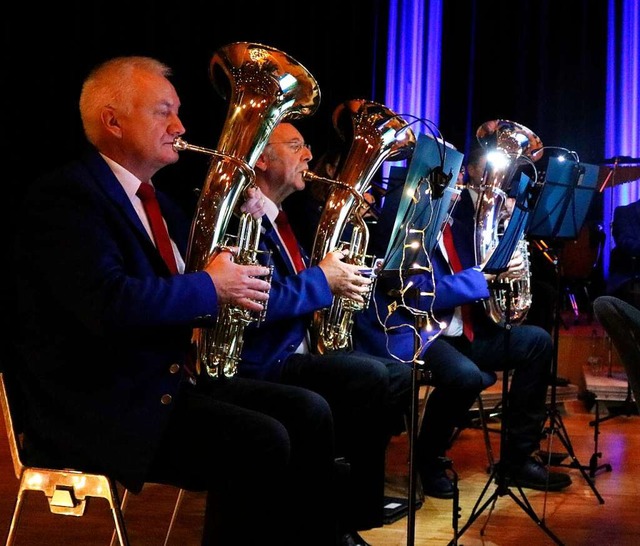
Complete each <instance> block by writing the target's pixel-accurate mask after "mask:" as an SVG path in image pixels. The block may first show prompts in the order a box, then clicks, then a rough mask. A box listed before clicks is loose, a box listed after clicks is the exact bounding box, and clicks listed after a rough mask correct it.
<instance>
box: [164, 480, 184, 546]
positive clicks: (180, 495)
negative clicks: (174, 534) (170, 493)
mask: <svg viewBox="0 0 640 546" xmlns="http://www.w3.org/2000/svg"><path fill="white" fill-rule="evenodd" d="M184 493H185V491H184V489H180V490H178V498H177V499H176V505H175V506H174V508H173V514H171V521H170V522H169V529H167V536H166V537H165V539H164V546H167V545H168V544H169V537H170V536H171V531H172V530H173V525H174V523H175V522H176V519H177V517H178V511H179V510H180V505H181V504H182V500H183V499H184Z"/></svg>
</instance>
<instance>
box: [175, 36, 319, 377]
mask: <svg viewBox="0 0 640 546" xmlns="http://www.w3.org/2000/svg"><path fill="white" fill-rule="evenodd" d="M209 76H210V78H211V81H212V83H213V86H214V88H215V89H216V90H217V91H218V92H219V93H220V94H221V95H222V96H223V97H224V98H225V99H229V107H228V110H227V117H226V120H225V123H224V126H223V129H222V133H221V136H220V139H219V140H218V145H217V148H216V150H209V149H206V148H201V147H198V146H192V145H190V144H187V143H185V142H184V141H183V140H181V139H176V141H175V142H174V148H175V149H176V150H192V151H197V152H202V153H206V154H209V155H211V156H212V157H211V162H210V164H209V170H208V172H207V177H206V179H205V181H204V185H203V187H202V190H201V192H200V197H199V199H198V204H197V209H196V213H195V216H194V218H193V221H192V224H191V233H190V237H189V247H188V252H187V260H186V262H187V263H186V266H187V270H188V271H200V270H202V269H203V268H204V267H205V266H206V265H207V263H208V262H209V261H210V260H211V258H212V257H213V256H214V255H215V253H216V252H218V251H219V250H220V249H223V248H228V247H231V246H233V247H235V248H237V252H235V261H236V263H240V264H243V265H256V264H258V252H259V251H258V243H259V237H260V223H261V221H260V219H254V218H253V217H252V216H251V215H249V214H246V213H245V214H242V215H241V216H240V224H239V228H238V230H237V233H236V234H235V235H233V234H231V233H229V232H228V231H229V224H230V220H231V217H232V215H233V212H234V210H235V209H236V205H237V204H238V200H239V198H240V197H241V196H242V195H243V193H244V192H245V191H246V190H247V189H248V188H249V187H250V186H251V185H252V184H253V182H254V178H255V173H254V170H253V167H254V165H255V163H256V161H257V159H258V157H259V156H260V154H261V153H262V150H263V149H264V147H265V146H266V144H267V141H268V140H269V137H270V136H271V133H272V131H273V129H274V128H275V126H276V125H277V124H278V123H280V121H282V120H284V119H294V118H299V117H303V116H307V115H310V114H313V113H314V112H315V110H316V109H317V107H318V104H319V102H320V90H319V88H318V85H317V83H316V80H315V79H314V78H313V76H312V75H311V74H310V73H309V72H308V71H307V70H306V68H304V67H303V66H302V65H301V64H300V63H298V62H297V61H295V60H294V59H292V58H291V57H289V56H288V55H287V54H285V53H283V52H281V51H279V50H277V49H274V48H272V47H269V46H265V45H262V44H256V43H248V42H237V43H233V44H230V45H227V46H225V47H223V48H221V49H219V50H218V51H216V52H215V53H214V55H213V57H212V58H211V62H210V65H209ZM263 318H264V312H263V313H260V314H256V313H253V312H251V311H247V310H246V309H243V308H240V307H237V306H234V305H223V306H222V307H221V308H220V309H219V311H218V317H217V321H216V325H215V327H213V328H196V329H195V330H194V335H193V344H194V346H195V353H196V355H195V359H196V362H195V364H196V369H197V370H198V373H203V371H204V372H206V373H207V374H208V375H210V376H211V377H228V376H233V375H235V373H236V370H237V364H238V361H239V360H240V353H241V351H242V341H243V333H244V328H245V327H246V325H247V324H249V323H250V322H259V321H261V320H262V319H263Z"/></svg>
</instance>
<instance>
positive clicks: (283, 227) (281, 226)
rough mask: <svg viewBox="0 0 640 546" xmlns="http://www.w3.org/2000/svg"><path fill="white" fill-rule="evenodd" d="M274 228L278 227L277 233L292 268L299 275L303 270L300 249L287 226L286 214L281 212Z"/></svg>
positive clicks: (289, 226)
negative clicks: (285, 249) (291, 263)
mask: <svg viewBox="0 0 640 546" xmlns="http://www.w3.org/2000/svg"><path fill="white" fill-rule="evenodd" d="M276 226H278V233H279V234H280V237H281V238H282V241H283V242H284V244H285V246H286V247H287V251H288V252H289V257H290V258H291V261H292V262H293V266H294V267H295V269H296V272H298V273H300V271H302V270H303V269H304V268H305V265H304V260H303V259H302V254H300V248H299V247H298V241H297V240H296V236H295V235H294V233H293V230H292V229H291V225H290V224H289V219H288V218H287V215H286V213H285V212H284V211H283V210H281V211H280V212H279V214H278V216H277V218H276Z"/></svg>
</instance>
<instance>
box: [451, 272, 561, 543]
mask: <svg viewBox="0 0 640 546" xmlns="http://www.w3.org/2000/svg"><path fill="white" fill-rule="evenodd" d="M491 284H492V287H493V288H496V289H498V288H499V289H502V290H504V291H505V294H506V297H505V322H504V347H505V348H504V351H505V362H509V353H510V350H509V343H510V341H511V327H512V325H511V321H510V319H511V317H510V314H511V298H512V294H511V285H510V284H509V283H508V282H504V283H503V282H500V281H496V282H493V283H491ZM509 419H510V408H509V372H508V370H505V371H504V372H503V377H502V426H501V427H500V460H499V462H498V463H497V464H495V465H494V466H493V469H492V470H491V475H490V476H489V479H488V480H487V483H486V484H485V486H484V488H483V489H482V492H481V493H480V496H479V497H478V499H477V500H476V503H475V505H474V507H473V509H472V510H471V515H470V516H469V519H468V520H467V522H466V523H465V524H464V525H463V527H462V529H460V533H459V536H462V534H464V533H465V532H466V530H467V529H468V528H469V527H470V526H471V525H472V524H473V522H475V521H476V520H477V519H478V517H480V515H481V514H482V512H484V511H485V510H486V509H487V508H488V507H491V508H490V513H489V516H490V515H491V512H493V509H494V507H495V504H496V502H497V500H498V498H499V497H503V496H505V495H508V496H509V497H510V498H511V499H512V500H513V501H514V502H515V503H516V504H517V505H518V506H519V507H520V508H522V510H523V511H524V512H525V513H526V514H527V515H528V516H529V517H530V518H531V519H532V520H533V521H534V522H535V523H536V525H537V526H538V527H540V529H542V530H543V531H544V532H545V533H546V534H547V535H548V536H549V537H550V538H551V539H552V540H553V541H554V542H555V543H556V544H558V545H560V546H562V545H563V542H562V541H561V540H560V539H559V538H558V537H557V536H556V535H555V534H554V533H553V532H552V531H551V530H550V529H549V528H548V527H547V526H546V525H545V523H544V522H543V521H542V520H541V519H540V518H539V517H538V515H537V514H536V512H535V511H534V509H533V507H532V506H531V504H530V503H529V501H528V499H527V497H526V496H525V494H524V492H523V491H522V488H521V487H520V485H518V483H517V481H516V480H513V481H514V484H515V486H516V487H517V489H518V491H519V493H520V496H519V497H518V496H517V495H516V494H515V493H513V491H512V490H511V489H510V487H509V485H508V484H507V475H506V463H507V444H508V442H509ZM494 479H495V481H496V484H497V485H496V488H495V491H494V492H493V493H492V494H491V495H490V496H489V497H488V498H487V499H486V500H485V502H484V503H482V500H483V499H484V498H485V495H486V493H487V491H488V489H489V486H490V485H491V483H492V482H493V481H494ZM488 522H489V520H488V519H487V521H486V522H485V524H484V526H483V527H482V530H481V534H484V530H485V528H486V526H487V524H488ZM456 544H457V542H455V541H451V542H449V546H455V545H456Z"/></svg>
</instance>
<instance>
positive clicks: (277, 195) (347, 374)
mask: <svg viewBox="0 0 640 546" xmlns="http://www.w3.org/2000/svg"><path fill="white" fill-rule="evenodd" d="M312 157H313V156H312V154H311V150H310V148H309V146H308V145H307V144H306V143H305V141H304V138H303V137H302V135H301V134H300V132H299V131H298V129H297V128H296V127H295V126H293V125H292V124H290V123H281V124H280V125H278V126H277V127H276V128H275V129H274V131H273V133H272V135H271V138H270V140H269V142H268V144H267V145H266V146H265V149H264V151H263V152H262V153H261V154H260V157H259V158H258V159H257V161H256V163H255V172H256V180H255V182H256V185H257V186H258V187H259V188H260V190H261V191H262V194H263V195H264V196H265V203H264V211H265V215H264V216H263V218H262V229H263V233H262V234H261V242H260V247H261V249H262V250H268V251H270V252H271V260H272V265H273V267H274V273H273V279H272V282H271V291H270V295H269V305H268V307H267V313H266V319H265V321H264V322H263V323H261V324H259V325H257V326H256V325H253V324H252V325H250V326H249V327H248V328H247V329H246V330H245V332H244V348H243V351H242V355H241V362H240V364H239V368H238V369H239V374H240V375H243V376H246V377H254V378H262V379H267V380H271V381H276V382H279V383H285V384H289V385H300V386H302V385H304V386H305V387H307V388H309V389H311V390H314V391H316V392H317V393H319V394H321V395H322V396H323V397H324V398H326V400H327V401H328V402H329V405H330V406H331V409H332V412H333V415H334V421H335V430H336V453H337V454H338V455H340V456H342V457H344V458H345V460H346V462H347V463H348V464H349V466H350V472H349V479H348V483H347V485H346V487H345V494H344V495H343V498H342V499H341V500H340V508H341V509H342V512H343V514H344V517H343V518H342V519H343V522H342V533H343V536H342V544H344V545H350V546H354V545H358V544H360V545H366V544H367V543H366V542H365V541H364V539H363V538H362V537H361V536H360V535H359V534H358V532H357V531H359V530H366V529H370V528H373V527H380V526H382V524H383V504H384V474H385V451H386V447H387V443H388V441H389V438H390V436H391V434H392V433H393V432H399V430H397V429H396V430H393V426H392V425H393V423H394V422H395V419H394V417H395V418H397V417H398V416H402V414H403V412H404V411H405V410H406V408H408V407H409V404H410V392H411V371H410V369H409V367H408V366H406V365H404V364H402V363H400V362H396V361H394V360H391V359H382V358H378V357H372V356H370V355H367V354H364V353H356V352H346V351H345V352H337V353H331V354H325V355H316V354H312V352H311V350H310V347H309V342H308V329H309V326H310V324H311V319H312V317H313V312H314V311H316V310H318V309H321V308H324V307H328V306H330V305H331V303H332V299H333V297H334V296H344V297H348V298H351V299H354V300H356V301H359V302H363V301H364V300H363V296H364V295H365V294H366V293H367V291H368V288H369V285H370V282H371V281H370V280H369V279H368V278H366V277H363V276H362V275H361V274H360V272H359V267H358V266H356V265H353V264H349V263H346V262H345V261H344V255H343V253H342V252H340V251H334V252H329V253H328V254H327V255H326V256H325V257H324V258H323V259H322V260H321V261H320V262H319V263H318V264H317V265H315V266H312V267H309V266H308V258H307V256H305V255H304V251H303V250H302V247H301V246H300V245H299V244H298V243H297V241H296V240H295V235H294V234H292V233H291V229H290V226H288V224H287V222H286V220H285V218H283V216H284V215H283V213H282V203H283V201H284V200H285V199H286V198H287V197H288V196H290V195H291V194H293V193H294V192H297V191H301V190H303V189H304V187H305V181H304V180H303V177H302V173H303V172H304V171H305V170H307V169H308V168H309V161H311V159H312Z"/></svg>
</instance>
